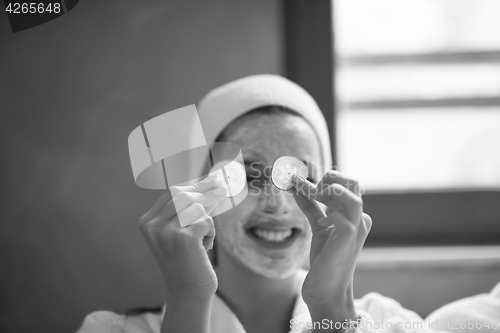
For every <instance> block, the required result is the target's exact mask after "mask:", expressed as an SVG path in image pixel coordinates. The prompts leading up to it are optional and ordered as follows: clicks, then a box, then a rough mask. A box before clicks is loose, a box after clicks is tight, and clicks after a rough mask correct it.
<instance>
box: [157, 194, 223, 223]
mask: <svg viewBox="0 0 500 333" xmlns="http://www.w3.org/2000/svg"><path fill="white" fill-rule="evenodd" d="M225 197H226V188H225V187H219V188H217V189H215V190H210V191H207V192H203V193H197V192H180V193H178V194H177V195H176V196H175V197H174V199H173V200H172V201H171V202H170V203H169V204H167V205H165V206H164V207H163V208H162V210H161V211H160V212H159V213H158V214H159V215H162V216H164V217H165V218H166V219H171V218H172V217H174V216H175V215H176V214H179V212H182V211H184V210H185V209H186V208H188V207H189V206H190V205H192V204H193V203H195V202H196V203H200V204H201V205H202V206H203V207H210V209H211V210H213V207H212V206H214V205H215V204H217V203H218V202H219V201H220V200H222V199H224V198H225Z"/></svg>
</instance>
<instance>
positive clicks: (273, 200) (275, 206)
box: [261, 181, 288, 215]
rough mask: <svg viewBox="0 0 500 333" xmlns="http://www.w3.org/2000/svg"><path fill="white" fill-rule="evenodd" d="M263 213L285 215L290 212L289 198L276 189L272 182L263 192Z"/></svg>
mask: <svg viewBox="0 0 500 333" xmlns="http://www.w3.org/2000/svg"><path fill="white" fill-rule="evenodd" d="M261 199H262V204H263V206H264V207H263V212H264V213H267V214H273V215H275V214H285V213H287V212H288V206H287V198H286V194H285V192H284V191H281V190H280V189H278V188H276V187H275V186H274V185H273V184H272V183H271V181H269V182H268V183H267V184H266V187H265V190H264V191H263V197H262V198H261Z"/></svg>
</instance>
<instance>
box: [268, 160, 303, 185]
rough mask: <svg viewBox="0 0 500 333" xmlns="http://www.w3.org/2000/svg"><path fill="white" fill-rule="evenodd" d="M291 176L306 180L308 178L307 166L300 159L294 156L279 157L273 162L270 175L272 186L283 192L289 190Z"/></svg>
mask: <svg viewBox="0 0 500 333" xmlns="http://www.w3.org/2000/svg"><path fill="white" fill-rule="evenodd" d="M292 175H297V176H300V177H302V178H304V179H306V178H307V177H308V176H309V170H308V169H307V166H306V165H305V164H304V162H302V161H301V160H300V159H298V158H297V157H294V156H280V157H278V158H277V159H276V161H274V163H273V169H272V173H271V181H272V182H273V184H274V186H276V187H277V188H279V189H280V190H283V191H288V190H290V189H291V188H292V187H293V185H292Z"/></svg>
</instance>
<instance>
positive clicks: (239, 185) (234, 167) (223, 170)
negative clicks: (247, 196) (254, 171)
mask: <svg viewBox="0 0 500 333" xmlns="http://www.w3.org/2000/svg"><path fill="white" fill-rule="evenodd" d="M212 170H213V171H212ZM211 175H217V180H216V181H219V182H221V183H222V186H223V187H225V188H226V197H228V198H230V197H235V196H237V195H238V194H240V193H241V191H243V189H244V188H245V182H246V172H245V167H244V166H243V165H241V163H239V162H236V161H230V162H229V161H227V160H226V161H220V162H218V163H216V164H215V165H214V166H213V167H212V169H211V172H210V174H209V176H211Z"/></svg>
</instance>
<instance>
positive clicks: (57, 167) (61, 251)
mask: <svg viewBox="0 0 500 333" xmlns="http://www.w3.org/2000/svg"><path fill="white" fill-rule="evenodd" d="M281 30H282V18H281V11H280V8H279V2H278V1H269V0H257V1H255V0H253V1H243V0H237V1H234V0H211V1H194V0H189V1H186V0H184V1H180V0H178V1H152V0H148V1H134V0H113V1H90V0H81V1H80V3H79V4H78V5H77V6H76V7H75V8H74V9H73V10H71V11H70V12H69V13H68V14H66V15H64V16H62V17H60V18H58V19H56V20H54V21H51V22H49V23H47V24H44V25H42V26H39V27H36V28H33V29H30V30H26V31H23V32H19V33H16V34H12V32H11V30H10V27H9V25H8V20H7V16H6V15H5V14H0V61H1V65H0V66H1V67H0V117H1V118H0V147H1V155H0V156H1V162H2V163H1V169H0V171H1V177H2V182H1V186H0V188H1V190H0V200H1V203H0V205H1V206H0V207H1V224H0V265H1V267H0V331H1V332H49V331H50V332H56V333H57V332H72V331H75V330H76V329H77V327H78V326H79V325H80V323H81V321H82V319H83V317H84V315H85V314H86V313H88V312H90V311H93V310H97V309H111V310H115V311H121V310H125V309H127V308H132V307H137V306H151V305H157V304H160V303H162V299H163V292H164V290H163V286H162V283H161V281H160V273H159V271H158V269H157V267H156V264H155V262H154V259H153V258H152V256H151V255H150V253H149V249H148V248H147V245H146V244H145V242H144V240H143V238H142V236H141V235H140V233H139V231H138V229H137V226H136V222H137V220H138V218H139V217H140V216H141V215H142V214H144V213H145V212H146V211H147V210H148V209H149V208H150V206H151V205H152V204H153V203H154V202H155V201H156V199H157V198H158V197H159V196H160V195H161V192H158V191H148V190H142V189H140V188H138V187H136V186H135V184H134V181H133V177H132V171H131V167H130V161H129V157H128V148H127V137H128V134H129V133H130V132H131V131H132V130H133V129H134V128H135V127H136V126H138V125H139V124H141V123H142V122H144V121H146V120H148V119H150V118H152V117H154V116H156V115H159V114H161V113H163V112H166V111H169V110H173V109H175V108H179V107H182V106H185V105H189V104H193V103H196V102H197V101H198V100H199V99H200V98H201V97H202V96H203V95H204V94H205V93H206V92H207V91H208V90H209V89H211V88H214V87H216V86H218V85H220V84H222V83H225V82H227V81H230V80H233V79H236V78H238V77H241V76H245V75H249V74H256V73H266V72H267V73H276V74H283V61H282V56H283V51H282V50H283V47H282V44H283V42H282V39H283V38H282V31H281Z"/></svg>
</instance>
